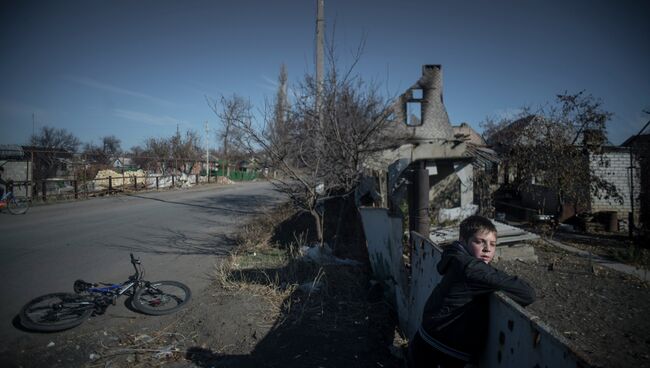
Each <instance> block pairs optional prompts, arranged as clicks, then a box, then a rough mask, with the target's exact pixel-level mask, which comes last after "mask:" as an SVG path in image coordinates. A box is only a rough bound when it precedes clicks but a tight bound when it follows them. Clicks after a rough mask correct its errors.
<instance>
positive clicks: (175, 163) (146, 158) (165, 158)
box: [131, 129, 202, 174]
mask: <svg viewBox="0 0 650 368" xmlns="http://www.w3.org/2000/svg"><path fill="white" fill-rule="evenodd" d="M131 152H132V155H133V160H134V162H135V163H136V164H137V165H138V166H140V167H142V168H144V169H146V170H149V171H157V170H158V169H160V171H161V172H162V174H167V173H168V171H170V170H172V171H174V170H175V171H179V172H182V173H185V174H190V173H191V172H192V169H193V168H194V166H195V165H196V164H198V163H199V162H200V161H201V152H202V150H201V147H200V139H199V135H198V134H197V133H196V132H195V131H193V130H187V131H185V134H181V132H180V130H178V129H177V130H176V133H174V135H172V136H171V137H168V138H164V137H162V138H153V137H152V138H148V139H146V140H145V142H144V147H140V146H135V147H133V148H131Z"/></svg>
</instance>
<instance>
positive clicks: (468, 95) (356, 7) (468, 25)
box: [0, 0, 650, 149]
mask: <svg viewBox="0 0 650 368" xmlns="http://www.w3.org/2000/svg"><path fill="white" fill-rule="evenodd" d="M315 15H316V0H273V1H269V0H265V1H262V0H237V1H231V0H228V1H220V0H213V1H196V0H185V1H167V0H156V1H147V0H139V1H125V0H115V1H99V0H93V1H90V0H86V1H66V0H58V1H29V0H15V1H6V0H0V81H1V83H0V144H25V143H27V142H28V140H29V136H30V135H31V134H32V132H33V130H34V129H35V130H36V131H38V129H40V128H41V127H43V126H52V127H56V128H64V129H66V130H67V131H69V132H72V133H73V134H74V135H75V136H77V137H78V138H79V139H80V140H81V141H82V142H92V143H99V141H100V139H101V137H104V136H107V135H115V136H117V137H118V138H119V139H121V141H122V148H123V149H129V148H131V147H132V146H135V145H142V144H143V141H144V140H145V139H146V138H149V137H167V136H170V135H172V134H173V133H174V132H175V131H176V129H177V128H178V129H180V130H181V131H185V130H187V129H192V130H195V131H196V132H199V133H200V134H201V135H202V136H204V135H205V130H204V122H205V121H208V124H209V126H210V128H211V133H210V134H209V135H208V138H209V144H210V145H211V147H216V146H217V145H218V143H217V139H216V136H215V134H214V132H215V130H216V128H218V124H219V122H218V119H217V118H216V116H215V115H214V113H213V112H212V110H211V109H210V108H209V107H208V105H207V103H206V100H205V99H206V96H208V97H211V98H218V97H219V96H221V95H225V96H229V95H232V94H233V93H236V94H239V95H241V96H245V97H247V98H249V99H250V101H251V102H252V103H253V104H254V105H255V106H256V109H261V108H262V106H263V103H264V101H265V99H272V98H273V96H274V94H275V92H276V90H277V76H278V73H279V69H280V65H281V64H282V63H284V64H286V66H287V71H288V74H289V83H290V84H293V83H297V82H299V81H300V80H301V79H303V78H304V76H305V74H309V73H313V71H314V59H315V51H314V43H315ZM325 17H326V26H325V27H326V34H327V36H326V39H327V41H328V42H331V43H332V44H333V45H334V46H335V48H336V55H337V60H338V63H339V67H341V68H342V69H346V68H348V67H349V66H350V65H351V64H352V60H353V55H354V51H355V50H356V49H357V47H358V45H359V44H360V43H361V42H362V41H364V43H365V47H364V49H363V54H362V56H361V59H360V61H359V62H358V64H356V66H355V69H354V70H355V72H356V73H357V74H358V75H359V76H361V77H362V78H364V79H365V80H368V81H374V82H377V83H380V84H381V86H382V90H383V91H385V93H386V94H387V95H392V96H395V95H398V94H400V93H402V92H403V91H404V90H405V89H406V88H408V87H410V86H411V85H412V84H413V83H414V82H415V81H417V80H418V78H419V77H420V75H421V71H422V65H424V64H441V65H442V70H443V79H444V86H443V94H444V101H445V105H446V108H447V112H448V114H449V117H450V120H451V122H452V124H455V125H457V124H460V123H461V122H467V123H469V124H470V125H471V126H472V127H474V128H475V129H477V130H478V131H481V128H480V123H481V122H482V121H484V120H485V119H486V118H487V117H491V118H501V117H510V116H513V115H514V114H516V113H517V112H519V111H520V109H521V108H522V107H524V106H530V107H533V108H534V107H538V106H541V105H544V104H545V103H548V102H549V101H552V100H553V99H554V98H555V96H556V95H557V94H559V93H563V92H565V91H566V92H569V93H576V92H579V91H582V90H584V91H586V93H590V94H592V95H593V96H595V97H596V98H599V99H601V100H602V102H603V107H604V109H605V110H607V111H610V112H612V113H613V114H614V115H613V117H612V120H611V121H610V122H609V123H608V132H609V139H610V141H611V142H612V143H614V144H620V143H622V142H623V141H624V140H625V139H627V138H628V137H629V136H631V135H633V134H636V133H637V132H638V131H639V130H640V129H641V128H642V127H643V126H644V125H645V123H646V122H647V121H648V120H650V115H648V114H646V113H644V112H643V110H647V111H650V21H648V19H650V2H648V1H630V0H618V1H614V0H611V1H604V0H571V1H569V0H563V1H558V0H491V1H479V0H474V1H470V0H454V1H452V0H449V1H433V0H422V1H419V0H418V1H415V0H412V1H409V0H402V1H397V0H356V1H353V0H347V1H345V0H325Z"/></svg>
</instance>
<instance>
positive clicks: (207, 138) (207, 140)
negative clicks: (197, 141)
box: [197, 120, 210, 184]
mask: <svg viewBox="0 0 650 368" xmlns="http://www.w3.org/2000/svg"><path fill="white" fill-rule="evenodd" d="M205 172H206V175H207V176H208V183H209V182H210V128H209V127H208V121H207V120H206V121H205ZM197 184H198V183H197Z"/></svg>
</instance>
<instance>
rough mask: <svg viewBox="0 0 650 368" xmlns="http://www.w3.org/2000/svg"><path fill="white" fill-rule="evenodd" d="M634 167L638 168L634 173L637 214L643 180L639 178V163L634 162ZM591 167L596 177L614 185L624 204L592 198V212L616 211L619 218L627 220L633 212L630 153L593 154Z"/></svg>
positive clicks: (590, 158) (590, 159)
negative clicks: (628, 215)
mask: <svg viewBox="0 0 650 368" xmlns="http://www.w3.org/2000/svg"><path fill="white" fill-rule="evenodd" d="M633 164H634V166H635V167H636V168H637V169H636V170H635V172H634V197H635V198H636V200H635V203H634V208H635V212H638V211H639V210H640V202H639V200H638V198H639V194H640V193H641V179H640V177H639V169H638V167H639V163H638V162H637V161H636V160H634V161H633ZM589 166H590V169H591V170H592V172H593V173H594V175H596V176H598V177H600V178H602V179H605V180H607V181H608V182H610V183H612V184H614V185H615V186H616V189H617V191H618V193H619V194H620V195H621V196H622V197H623V204H620V203H619V202H617V201H615V200H613V199H606V198H598V197H597V196H592V197H591V211H592V212H599V211H616V212H618V217H619V218H622V219H625V218H627V214H628V212H630V211H631V210H632V206H631V205H630V204H631V202H630V169H629V167H630V154H629V152H628V151H612V152H605V153H603V154H601V155H594V154H591V155H590V156H589Z"/></svg>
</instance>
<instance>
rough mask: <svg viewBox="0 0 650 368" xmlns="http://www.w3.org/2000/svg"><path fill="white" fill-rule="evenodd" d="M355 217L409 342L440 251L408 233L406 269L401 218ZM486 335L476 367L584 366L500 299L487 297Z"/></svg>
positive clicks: (371, 211) (383, 214)
mask: <svg viewBox="0 0 650 368" xmlns="http://www.w3.org/2000/svg"><path fill="white" fill-rule="evenodd" d="M360 212H361V218H362V220H363V228H364V232H365V235H366V240H367V243H368V256H369V258H370V264H371V267H372V271H373V276H374V277H375V278H376V279H377V280H378V281H379V282H381V283H382V284H383V285H384V290H385V294H386V297H387V298H388V300H389V301H390V302H391V303H392V304H393V305H394V306H395V308H396V310H397V315H398V319H399V325H400V328H401V329H402V331H403V332H404V333H405V334H406V335H407V336H408V337H409V338H412V337H413V336H414V335H415V332H416V331H417V328H418V327H419V325H420V322H421V318H422V311H423V309H424V304H425V303H426V300H427V298H428V297H429V295H430V294H431V291H432V290H433V289H434V288H435V286H436V285H437V284H438V282H440V280H441V278H442V277H441V275H440V274H438V272H437V270H436V265H437V264H438V261H440V258H441V256H442V249H441V248H440V247H439V246H438V245H437V244H434V243H433V242H431V240H430V239H428V238H427V237H424V236H422V235H420V234H418V233H416V232H411V239H412V242H411V244H409V247H410V254H411V267H410V270H407V268H406V267H405V265H404V263H403V260H402V254H403V253H402V252H403V245H402V219H401V218H397V217H392V216H390V215H389V214H388V211H387V210H386V209H382V208H361V209H360ZM488 331H489V334H488V339H487V341H486V345H485V349H484V353H483V355H482V356H481V357H480V360H479V366H481V367H513V368H514V367H559V368H562V367H572V368H573V367H590V365H589V364H588V363H587V362H586V361H585V360H584V359H583V358H581V357H580V356H579V355H578V353H576V351H575V349H573V348H572V347H571V345H570V343H569V342H568V341H567V340H566V339H565V338H564V337H562V336H561V335H560V334H559V333H557V332H556V331H555V330H554V329H552V328H551V327H549V326H547V325H545V324H544V323H543V322H541V321H540V320H539V318H537V317H536V316H533V315H532V314H530V312H528V311H527V310H525V309H523V308H521V307H520V306H519V305H517V304H516V303H515V302H513V301H512V300H511V299H510V298H508V297H506V296H505V295H503V294H500V293H496V294H494V295H492V297H491V298H490V316H489V328H488Z"/></svg>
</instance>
